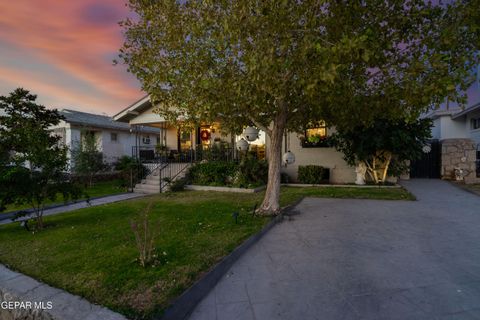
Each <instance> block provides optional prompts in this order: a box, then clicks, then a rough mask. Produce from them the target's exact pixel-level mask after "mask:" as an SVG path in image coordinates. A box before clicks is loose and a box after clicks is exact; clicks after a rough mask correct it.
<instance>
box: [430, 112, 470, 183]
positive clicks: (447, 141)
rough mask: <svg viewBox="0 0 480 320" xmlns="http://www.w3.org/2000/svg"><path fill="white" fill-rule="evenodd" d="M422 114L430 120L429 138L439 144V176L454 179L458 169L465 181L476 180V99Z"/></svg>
mask: <svg viewBox="0 0 480 320" xmlns="http://www.w3.org/2000/svg"><path fill="white" fill-rule="evenodd" d="M425 117H427V118H430V119H432V120H433V127H432V138H433V139H435V140H438V141H439V142H440V144H441V166H440V171H441V172H440V174H441V177H442V178H443V179H454V178H455V169H456V170H457V174H458V170H459V169H461V170H462V175H463V177H464V178H465V182H466V183H480V103H477V104H475V105H473V106H471V107H468V108H466V109H459V108H454V109H449V110H434V111H432V112H430V113H428V114H427V115H426V116H425Z"/></svg>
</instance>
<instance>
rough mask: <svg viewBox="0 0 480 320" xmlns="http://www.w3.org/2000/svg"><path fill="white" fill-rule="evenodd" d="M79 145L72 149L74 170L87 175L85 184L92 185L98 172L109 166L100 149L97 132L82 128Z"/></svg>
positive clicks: (81, 174) (76, 172)
mask: <svg viewBox="0 0 480 320" xmlns="http://www.w3.org/2000/svg"><path fill="white" fill-rule="evenodd" d="M80 137H81V138H80V141H79V144H78V146H77V147H76V148H75V149H74V150H72V158H73V163H74V165H73V171H74V172H75V174H77V175H80V176H84V177H85V184H86V185H87V184H88V185H89V186H91V185H92V184H93V177H94V175H95V174H96V173H98V172H101V171H103V170H105V169H107V168H108V166H107V164H106V163H105V162H104V161H103V153H102V152H100V151H99V148H98V143H97V138H96V137H95V133H94V132H91V131H87V130H81V133H80Z"/></svg>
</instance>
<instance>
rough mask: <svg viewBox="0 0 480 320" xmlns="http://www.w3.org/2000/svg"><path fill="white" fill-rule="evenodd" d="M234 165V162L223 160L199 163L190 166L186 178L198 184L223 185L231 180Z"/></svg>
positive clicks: (233, 173)
mask: <svg viewBox="0 0 480 320" xmlns="http://www.w3.org/2000/svg"><path fill="white" fill-rule="evenodd" d="M236 167H237V165H236V164H235V163H233V162H224V161H212V162H205V163H199V164H197V165H195V166H193V167H191V168H190V170H189V173H188V180H189V181H190V182H191V183H192V184H198V185H206V186H225V185H227V184H229V183H230V182H231V181H232V179H233V176H234V175H235V171H236Z"/></svg>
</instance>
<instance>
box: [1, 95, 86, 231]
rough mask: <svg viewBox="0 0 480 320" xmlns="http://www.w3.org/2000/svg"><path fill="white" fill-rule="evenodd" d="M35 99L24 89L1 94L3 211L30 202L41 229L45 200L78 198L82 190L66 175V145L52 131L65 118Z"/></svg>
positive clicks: (38, 227) (37, 225)
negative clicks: (6, 94)
mask: <svg viewBox="0 0 480 320" xmlns="http://www.w3.org/2000/svg"><path fill="white" fill-rule="evenodd" d="M35 100H36V95H33V94H31V93H30V92H28V91H27V90H24V89H21V88H19V89H16V90H14V91H13V92H11V93H10V94H9V95H8V96H0V196H1V199H0V210H2V209H4V207H5V205H6V204H8V203H26V204H29V205H30V206H31V207H32V208H33V209H34V219H35V220H36V223H37V224H36V228H37V229H38V230H40V229H42V228H43V210H44V206H45V202H46V200H47V199H50V200H55V199H56V198H57V196H58V194H62V195H63V198H64V199H65V200H67V199H69V198H77V197H78V196H79V193H80V190H79V189H78V188H76V187H75V186H74V185H72V184H71V183H70V182H69V181H68V177H67V175H66V171H67V147H66V146H64V145H62V143H60V139H61V138H60V137H59V136H57V135H54V134H52V132H51V131H50V130H49V128H50V127H51V126H53V125H57V124H58V123H59V122H60V120H62V119H63V118H62V116H61V115H60V114H59V113H58V111H57V110H49V109H47V108H45V107H44V106H42V105H39V104H37V103H36V102H35Z"/></svg>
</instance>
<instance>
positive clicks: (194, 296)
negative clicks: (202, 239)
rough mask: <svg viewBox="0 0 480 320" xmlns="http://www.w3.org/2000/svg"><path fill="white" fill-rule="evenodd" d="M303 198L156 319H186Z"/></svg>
mask: <svg viewBox="0 0 480 320" xmlns="http://www.w3.org/2000/svg"><path fill="white" fill-rule="evenodd" d="M302 200H303V198H301V199H299V200H297V201H296V202H294V203H293V204H291V205H289V206H287V207H285V208H283V209H282V210H281V212H280V214H278V215H277V216H275V217H274V218H273V219H272V220H271V221H270V222H269V223H268V224H267V225H266V226H265V227H263V229H262V230H260V231H259V232H258V233H257V234H254V235H253V236H251V237H250V238H248V239H247V240H245V241H244V242H243V243H242V244H240V245H239V246H238V247H236V248H235V249H234V250H233V251H232V252H231V253H230V254H229V255H227V256H226V257H224V258H223V259H222V260H221V261H220V262H219V263H218V264H217V265H215V266H214V267H213V268H212V269H211V270H210V271H208V272H207V273H206V274H205V275H204V276H203V277H202V278H200V279H199V280H198V281H197V282H195V283H194V284H193V285H192V286H191V287H190V288H188V289H187V290H186V291H184V292H183V293H182V295H181V296H180V297H178V298H177V299H176V300H175V301H174V302H173V303H172V304H171V305H170V307H168V308H167V309H166V310H165V312H164V314H163V316H157V317H154V319H156V320H179V319H186V318H187V317H188V316H189V315H190V314H191V313H192V311H193V310H194V309H195V307H196V306H197V305H198V303H200V301H202V299H203V298H205V297H206V296H207V294H208V293H209V292H210V291H211V290H212V289H213V287H215V285H216V284H217V283H218V282H219V281H220V279H221V278H223V276H224V275H225V274H226V273H227V271H228V270H229V269H230V268H231V267H232V266H233V264H234V263H235V262H236V261H237V260H238V259H239V258H240V257H241V256H242V255H243V254H244V253H245V252H246V251H247V250H248V249H250V247H252V246H253V245H254V244H255V243H257V242H258V241H259V240H260V239H261V238H262V237H263V236H264V235H265V234H266V233H267V232H268V231H270V229H272V228H273V227H274V226H275V225H276V224H277V223H278V222H280V221H282V220H283V216H284V215H285V216H288V215H289V214H288V213H289V212H290V211H292V209H293V208H294V207H295V206H296V205H297V204H298V203H300V202H301V201H302Z"/></svg>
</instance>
